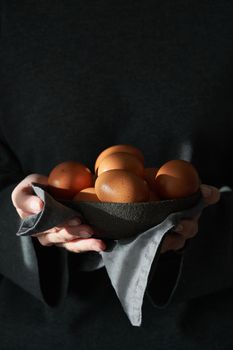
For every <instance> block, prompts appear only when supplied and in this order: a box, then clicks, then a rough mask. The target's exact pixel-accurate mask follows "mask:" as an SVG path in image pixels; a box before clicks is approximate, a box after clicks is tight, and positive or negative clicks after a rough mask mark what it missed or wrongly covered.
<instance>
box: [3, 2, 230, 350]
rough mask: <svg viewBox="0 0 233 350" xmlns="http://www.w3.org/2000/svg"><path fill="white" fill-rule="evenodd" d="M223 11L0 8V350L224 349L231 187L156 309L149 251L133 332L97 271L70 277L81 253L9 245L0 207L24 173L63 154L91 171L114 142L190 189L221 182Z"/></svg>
mask: <svg viewBox="0 0 233 350" xmlns="http://www.w3.org/2000/svg"><path fill="white" fill-rule="evenodd" d="M232 13H233V3H232V2H230V1H227V0H223V1H221V2H219V1H194V0H193V1H185V0H181V1H167V0H165V1H145V2H141V1H117V2H114V3H112V2H110V1H86V2H85V1H79V2H77V1H69V2H61V1H57V2H52V1H48V0H46V1H45V0H44V1H42V0H39V1H36V0H32V1H27V0H22V1H13V0H7V1H5V2H4V3H3V4H2V5H1V44H0V45H1V46H0V57H1V65H0V67H1V75H0V89H1V90H0V113H1V114H0V122H1V125H0V187H1V194H0V198H1V199H0V213H1V214H0V274H1V275H0V304H1V306H0V345H1V346H0V347H1V349H2V350H5V349H6V350H8V349H9V350H14V349H15V350H19V349H28V350H34V349H49V350H50V349H52V348H53V347H55V346H56V348H57V349H61V350H62V349H65V348H66V349H80V350H82V349H83V350H84V349H85V350H92V349H111V350H115V349H120V348H122V349H128V348H129V347H132V348H133V349H134V350H137V349H140V350H141V349H144V348H145V349H148V350H150V349H161V350H163V349H164V350H165V349H166V350H167V349H168V350H170V349H172V350H174V349H175V350H176V349H177V350H180V349H187V348H188V349H190V350H192V349H199V350H202V349H205V350H206V349H211V350H213V349H218V350H219V349H223V350H228V349H232V347H233V336H232V328H233V327H232V323H233V316H232V315H233V293H232V291H233V289H232V287H233V247H232V235H233V229H232V224H233V220H232V209H233V204H232V192H231V191H228V192H223V193H222V196H221V200H220V202H219V203H218V204H216V205H214V206H212V207H209V208H207V209H205V211H204V213H203V215H202V217H201V219H200V228H199V233H198V235H197V236H196V237H195V238H193V239H192V240H190V243H189V245H188V248H187V250H186V252H185V253H184V264H183V269H182V273H181V276H180V279H179V283H178V286H177V288H176V290H173V292H174V293H173V295H172V298H171V302H170V304H169V305H168V306H166V307H165V308H160V307H159V305H161V304H163V303H164V302H165V300H166V298H167V296H169V293H170V292H171V291H172V288H173V285H174V281H175V278H176V273H177V269H176V267H177V263H178V260H179V257H177V256H176V255H175V254H174V253H171V254H167V255H165V256H161V258H160V260H159V262H158V265H157V266H156V268H155V271H154V275H153V278H152V280H151V283H150V285H148V294H146V296H145V300H144V307H143V322H142V326H141V327H140V328H136V327H132V326H131V325H130V323H129V321H128V319H127V317H126V315H125V313H124V311H123V309H122V307H121V305H120V303H119V301H118V299H117V297H116V295H115V294H114V290H113V288H112V286H111V285H110V281H109V279H108V277H107V274H106V271H105V269H104V268H102V269H100V270H97V271H93V272H80V271H78V268H77V271H76V270H75V264H77V266H78V264H79V260H80V259H85V254H84V255H82V257H81V256H78V255H77V256H76V255H75V256H74V255H73V254H66V253H64V251H63V250H60V249H57V248H56V247H50V248H46V247H42V246H40V244H39V243H38V242H37V241H36V239H31V238H19V237H16V235H15V233H16V231H17V228H18V224H19V218H18V216H17V213H16V211H15V209H14V208H13V205H12V204H11V192H12V189H13V188H14V187H15V185H16V184H17V183H18V182H19V181H21V180H22V179H23V178H24V177H25V176H26V175H28V174H30V173H41V174H45V175H47V174H48V173H49V171H50V170H51V169H52V167H53V166H54V165H55V164H58V163H59V162H62V161H64V160H68V159H74V160H77V161H80V162H83V163H85V164H87V166H89V167H91V168H92V167H93V164H94V160H95V158H96V157H97V155H98V153H99V152H100V151H101V150H102V149H104V148H106V147H108V146H110V145H113V144H118V143H128V144H133V145H135V146H136V147H139V148H140V149H141V150H142V151H143V153H144V154H145V157H146V161H147V166H159V165H160V164H161V163H163V162H165V161H167V160H168V159H175V158H183V159H187V160H189V161H191V162H192V163H193V164H194V165H195V166H196V168H197V169H198V171H199V173H200V176H201V179H202V182H203V183H207V184H211V185H214V186H217V187H219V188H220V187H222V186H224V185H227V186H230V187H231V186H232V185H233V180H232V174H231V172H230V169H231V161H232V131H233V130H232V129H233V128H232V116H231V113H232V92H233V91H232V38H233V24H232ZM67 255H69V257H68V258H69V259H70V260H71V259H72V260H73V263H72V264H70V268H69V281H67V280H66V277H65V276H66V274H64V271H65V270H66V269H68V265H67ZM71 265H72V268H71ZM67 285H68V290H66V286H67ZM148 295H150V296H151V297H152V298H153V300H154V304H152V303H151V299H149V298H148ZM58 301H59V303H58ZM156 305H157V306H156Z"/></svg>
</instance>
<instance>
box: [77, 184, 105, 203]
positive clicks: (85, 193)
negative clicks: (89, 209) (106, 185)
mask: <svg viewBox="0 0 233 350" xmlns="http://www.w3.org/2000/svg"><path fill="white" fill-rule="evenodd" d="M73 200H74V201H76V202H81V201H83V202H100V200H99V198H98V197H97V195H96V192H95V188H94V187H89V188H85V189H84V190H82V191H80V192H79V193H77V194H76V195H75V196H74V198H73Z"/></svg>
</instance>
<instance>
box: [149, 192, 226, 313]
mask: <svg viewBox="0 0 233 350" xmlns="http://www.w3.org/2000/svg"><path fill="white" fill-rule="evenodd" d="M232 212H233V196H232V191H231V190H230V188H228V189H227V190H224V189H222V190H221V199H220V201H219V202H218V203H217V204H215V205H212V206H209V207H207V208H205V209H204V211H203V213H202V215H201V218H200V220H199V232H198V234H197V235H196V236H195V237H194V238H192V239H190V240H189V241H188V242H189V243H188V245H187V248H186V249H185V250H184V252H183V253H182V254H180V255H179V254H176V253H173V252H172V253H169V254H167V255H165V254H163V255H164V256H162V255H161V257H160V258H159V261H158V263H157V265H156V267H155V269H154V270H153V276H151V278H150V282H149V284H148V288H147V293H148V296H149V298H150V299H151V301H152V303H153V304H154V305H155V306H157V307H165V306H166V305H167V304H168V303H170V302H172V303H174V302H182V301H187V300H189V299H192V298H196V297H200V296H203V295H208V294H212V293H215V292H217V291H219V290H221V289H227V288H231V287H233V222H232V215H231V214H232Z"/></svg>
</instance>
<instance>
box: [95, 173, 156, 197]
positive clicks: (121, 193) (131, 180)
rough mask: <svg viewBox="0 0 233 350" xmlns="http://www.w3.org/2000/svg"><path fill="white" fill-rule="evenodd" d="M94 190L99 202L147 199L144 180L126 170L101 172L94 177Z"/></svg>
mask: <svg viewBox="0 0 233 350" xmlns="http://www.w3.org/2000/svg"><path fill="white" fill-rule="evenodd" d="M95 190H96V194H97V196H98V198H99V199H100V201H101V202H115V203H135V202H147V201H148V200H149V187H148V185H147V183H146V181H144V180H143V179H141V178H140V177H138V176H137V175H135V174H134V173H132V172H130V171H127V170H121V169H114V170H109V171H105V172H103V173H102V174H101V175H100V176H99V177H98V178H97V179H96V182H95Z"/></svg>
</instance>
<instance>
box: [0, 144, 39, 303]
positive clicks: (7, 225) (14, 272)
mask: <svg viewBox="0 0 233 350" xmlns="http://www.w3.org/2000/svg"><path fill="white" fill-rule="evenodd" d="M22 178H23V173H22V170H21V168H20V164H19V163H18V161H17V159H16V157H15V156H14V154H13V153H12V152H11V150H10V149H9V147H7V145H6V144H4V142H3V140H2V141H0V197H1V200H0V273H1V274H2V275H3V276H4V277H7V278H8V279H10V280H11V281H13V282H14V283H16V284H18V285H19V286H21V287H22V288H24V289H25V290H26V291H28V292H29V293H31V294H33V295H34V296H36V297H37V298H39V299H43V296H42V293H41V290H40V282H39V273H38V264H37V258H36V254H35V250H34V248H33V244H32V241H31V239H30V238H26V239H19V238H18V237H16V230H17V227H18V225H19V221H20V219H19V216H18V214H17V212H16V210H15V208H14V206H13V204H12V202H11V193H12V190H13V189H14V187H15V186H16V184H17V183H18V182H19V181H20V180H21V179H22Z"/></svg>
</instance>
